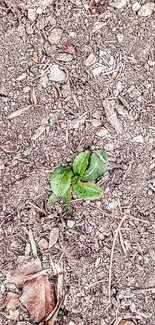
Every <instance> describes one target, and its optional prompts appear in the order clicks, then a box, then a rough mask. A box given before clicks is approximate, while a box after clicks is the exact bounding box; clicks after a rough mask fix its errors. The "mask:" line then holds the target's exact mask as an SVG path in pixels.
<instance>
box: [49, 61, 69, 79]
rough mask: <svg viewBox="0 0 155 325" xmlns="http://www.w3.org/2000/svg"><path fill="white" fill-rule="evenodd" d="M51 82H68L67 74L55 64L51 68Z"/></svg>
mask: <svg viewBox="0 0 155 325" xmlns="http://www.w3.org/2000/svg"><path fill="white" fill-rule="evenodd" d="M49 80H51V81H55V82H64V81H65V80H66V73H65V72H64V71H63V70H61V69H60V68H59V66H58V65H57V64H53V65H52V66H51V68H50V73H49Z"/></svg>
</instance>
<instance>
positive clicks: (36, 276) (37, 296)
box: [1, 259, 63, 324]
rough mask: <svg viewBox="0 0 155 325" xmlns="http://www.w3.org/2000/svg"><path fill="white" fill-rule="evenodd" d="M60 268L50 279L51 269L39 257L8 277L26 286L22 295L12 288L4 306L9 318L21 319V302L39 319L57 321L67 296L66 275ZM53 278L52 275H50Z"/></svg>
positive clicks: (38, 320) (35, 318) (48, 322)
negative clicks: (64, 293)
mask: <svg viewBox="0 0 155 325" xmlns="http://www.w3.org/2000/svg"><path fill="white" fill-rule="evenodd" d="M55 269H57V270H58V273H57V277H56V276H54V279H56V280H54V281H53V282H52V281H49V279H48V275H47V273H49V271H50V269H49V270H44V269H42V265H41V262H40V260H39V259H34V260H32V261H31V262H28V263H25V264H24V263H23V265H21V266H20V267H19V268H18V270H17V272H15V274H14V275H12V276H10V277H8V279H7V281H8V282H9V283H13V284H15V285H17V286H19V285H20V286H21V287H22V294H21V296H20V295H18V294H16V293H13V292H8V293H7V296H6V299H5V301H4V303H3V304H2V305H1V308H6V310H7V311H8V312H9V318H10V319H12V320H17V319H18V318H19V308H18V307H19V305H20V303H22V304H23V305H24V306H25V307H26V309H27V310H28V312H29V314H30V315H31V316H32V318H33V319H34V321H35V322H37V323H39V322H41V321H42V320H45V321H47V323H46V324H54V322H55V320H56V318H57V314H58V311H59V308H60V305H61V304H62V300H63V275H62V271H61V269H60V268H59V267H58V266H56V267H55ZM50 277H51V278H52V275H50Z"/></svg>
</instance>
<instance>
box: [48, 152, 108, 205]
mask: <svg viewBox="0 0 155 325" xmlns="http://www.w3.org/2000/svg"><path fill="white" fill-rule="evenodd" d="M107 167H108V157H107V153H106V152H105V151H104V150H96V151H95V152H93V153H90V152H89V151H85V152H81V153H80V154H79V155H78V156H76V158H75V160H74V161H73V166H72V168H71V167H58V168H55V169H54V171H53V173H52V175H51V177H50V184H51V190H52V192H53V193H52V194H51V195H50V197H49V199H48V204H49V203H52V202H54V201H55V199H56V198H59V197H62V198H64V202H65V211H66V210H67V209H68V207H69V205H70V202H71V194H72V190H73V191H74V192H75V194H76V195H77V197H79V198H80V199H84V200H96V199H99V198H100V197H101V196H102V194H103V193H102V190H101V189H100V187H99V186H97V185H96V184H94V183H92V182H91V181H92V180H96V179H97V178H98V177H100V176H102V175H103V174H104V173H105V172H106V170H107Z"/></svg>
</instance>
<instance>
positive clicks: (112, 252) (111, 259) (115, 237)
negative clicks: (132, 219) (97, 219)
mask: <svg viewBox="0 0 155 325" xmlns="http://www.w3.org/2000/svg"><path fill="white" fill-rule="evenodd" d="M125 218H126V215H124V216H123V218H122V219H121V221H120V223H119V225H118V227H117V229H116V233H115V236H114V240H113V245H112V251H111V256H110V267H109V301H111V278H112V263H113V256H114V249H115V244H116V239H117V236H118V233H119V231H120V229H121V226H122V224H123V222H124V220H125Z"/></svg>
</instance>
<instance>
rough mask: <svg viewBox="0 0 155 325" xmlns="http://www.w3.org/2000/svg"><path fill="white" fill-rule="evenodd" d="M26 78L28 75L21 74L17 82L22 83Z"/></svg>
mask: <svg viewBox="0 0 155 325" xmlns="http://www.w3.org/2000/svg"><path fill="white" fill-rule="evenodd" d="M25 78H26V73H25V72H24V73H22V74H20V75H19V77H18V78H17V79H16V80H17V81H21V80H23V79H25Z"/></svg>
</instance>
